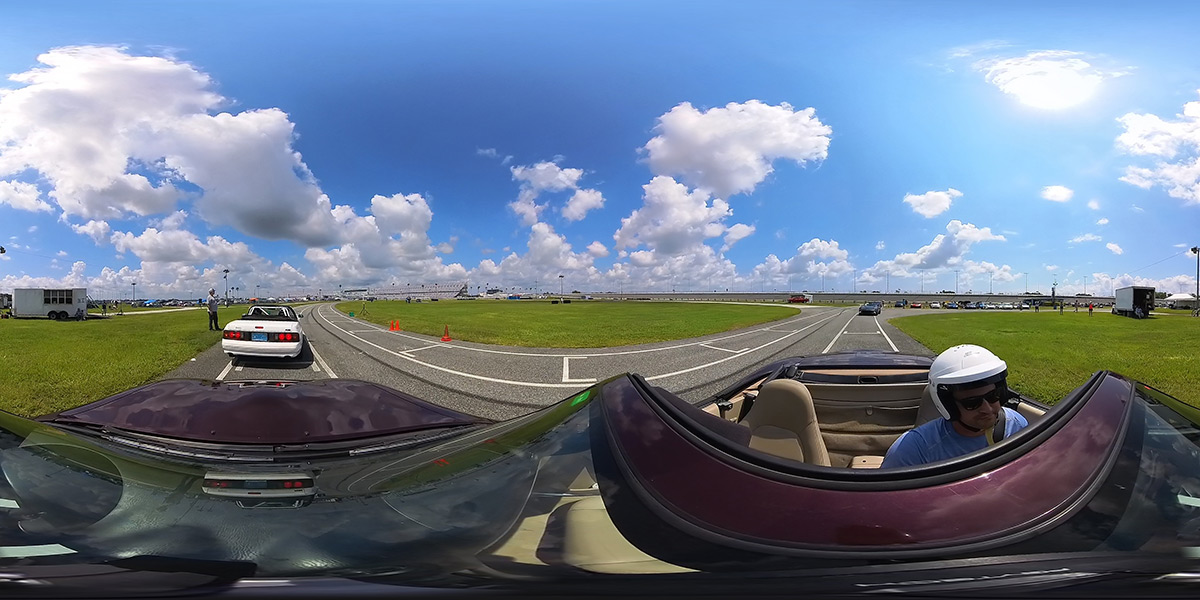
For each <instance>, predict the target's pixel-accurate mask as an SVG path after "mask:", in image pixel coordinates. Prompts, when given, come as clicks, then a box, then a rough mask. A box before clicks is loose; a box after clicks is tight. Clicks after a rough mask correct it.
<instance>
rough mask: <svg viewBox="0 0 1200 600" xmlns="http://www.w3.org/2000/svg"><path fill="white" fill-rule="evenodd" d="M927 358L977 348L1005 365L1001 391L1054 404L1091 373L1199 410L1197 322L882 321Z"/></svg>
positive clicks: (1001, 317) (1011, 315)
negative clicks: (1149, 388)
mask: <svg viewBox="0 0 1200 600" xmlns="http://www.w3.org/2000/svg"><path fill="white" fill-rule="evenodd" d="M889 322H890V323H891V324H892V325H895V326H896V327H897V328H899V329H900V330H901V331H903V332H904V333H906V334H908V335H909V336H911V337H912V338H913V339H915V340H917V341H918V342H920V343H921V344H923V345H924V346H925V347H927V348H929V349H930V350H931V351H933V352H935V353H940V352H941V351H943V350H945V349H946V348H949V347H951V346H954V345H957V344H978V345H980V346H983V347H985V348H988V349H989V350H991V351H992V352H995V353H996V355H997V356H999V357H1000V358H1002V359H1004V361H1005V362H1007V363H1008V379H1009V384H1010V385H1012V386H1013V387H1014V388H1015V389H1017V390H1018V391H1020V392H1021V393H1023V394H1025V395H1027V396H1029V397H1031V398H1034V399H1037V400H1040V401H1043V402H1048V403H1054V402H1057V401H1058V400H1059V399H1061V398H1062V397H1063V396H1065V395H1066V394H1067V393H1069V392H1070V391H1071V390H1073V389H1075V388H1076V387H1078V386H1079V385H1080V384H1082V383H1083V382H1084V381H1085V380H1086V379H1087V378H1088V377H1089V376H1091V374H1092V373H1094V372H1096V371H1099V370H1102V369H1107V370H1110V371H1115V372H1117V373H1120V374H1121V375H1124V376H1126V377H1131V378H1133V379H1136V380H1139V381H1142V382H1145V383H1147V384H1150V385H1153V386H1154V387H1156V388H1158V389H1161V390H1163V391H1164V392H1166V393H1168V394H1171V395H1172V396H1175V397H1176V398H1179V399H1180V400H1183V401H1184V402H1186V403H1188V404H1190V405H1192V406H1197V407H1200V355H1198V354H1197V351H1196V350H1197V349H1196V339H1197V338H1198V336H1200V319H1193V318H1191V317H1183V316H1178V315H1168V314H1164V315H1156V316H1155V317H1153V318H1150V319H1141V320H1139V319H1132V318H1129V317H1120V316H1116V315H1112V314H1110V313H1108V312H1101V311H1096V313H1095V314H1094V315H1092V316H1090V317H1089V316H1088V314H1087V311H1086V310H1082V311H1080V312H1078V313H1075V312H1073V311H1072V308H1068V309H1067V310H1066V311H1065V312H1064V313H1063V314H1059V313H1058V311H1050V310H1044V311H1041V312H1037V313H1031V312H1028V311H1024V312H1019V313H1016V312H1002V313H992V312H953V313H949V314H931V315H920V316H912V317H899V318H893V319H891V320H890V321H889Z"/></svg>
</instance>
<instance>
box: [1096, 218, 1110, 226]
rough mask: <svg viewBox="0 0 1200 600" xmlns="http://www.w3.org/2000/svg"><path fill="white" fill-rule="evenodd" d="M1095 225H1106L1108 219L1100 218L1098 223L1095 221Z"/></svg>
mask: <svg viewBox="0 0 1200 600" xmlns="http://www.w3.org/2000/svg"><path fill="white" fill-rule="evenodd" d="M1096 224H1097V225H1108V218H1107V217H1106V218H1102V219H1100V220H1099V221H1096Z"/></svg>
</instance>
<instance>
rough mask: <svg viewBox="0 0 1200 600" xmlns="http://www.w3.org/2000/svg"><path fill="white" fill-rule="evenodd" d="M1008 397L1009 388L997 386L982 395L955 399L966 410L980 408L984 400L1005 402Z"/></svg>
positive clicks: (990, 402)
mask: <svg viewBox="0 0 1200 600" xmlns="http://www.w3.org/2000/svg"><path fill="white" fill-rule="evenodd" d="M1008 398H1009V393H1008V388H1006V387H1001V386H996V388H995V389H993V390H992V391H990V392H988V393H986V394H983V395H980V396H971V397H969V398H955V399H954V401H955V402H957V403H958V405H959V406H961V407H963V409H964V410H975V409H977V408H979V405H980V404H983V401H984V400H987V401H988V403H989V404H996V403H998V402H1004V401H1005V400H1008Z"/></svg>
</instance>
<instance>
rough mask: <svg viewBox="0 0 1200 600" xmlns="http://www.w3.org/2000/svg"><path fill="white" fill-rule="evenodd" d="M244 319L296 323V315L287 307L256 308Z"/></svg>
mask: <svg viewBox="0 0 1200 600" xmlns="http://www.w3.org/2000/svg"><path fill="white" fill-rule="evenodd" d="M242 318H244V319H249V320H267V321H296V320H297V319H296V314H295V313H293V312H292V309H290V308H288V307H286V306H256V307H254V308H251V309H250V312H248V313H246V314H245V315H244V316H243V317H242Z"/></svg>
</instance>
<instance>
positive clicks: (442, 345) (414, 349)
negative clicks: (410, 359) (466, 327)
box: [404, 344, 458, 353]
mask: <svg viewBox="0 0 1200 600" xmlns="http://www.w3.org/2000/svg"><path fill="white" fill-rule="evenodd" d="M457 347H458V346H448V345H446V344H430V345H428V346H421V347H420V348H413V349H412V350H405V351H404V352H406V353H408V352H420V351H422V350H428V349H430V348H457Z"/></svg>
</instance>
